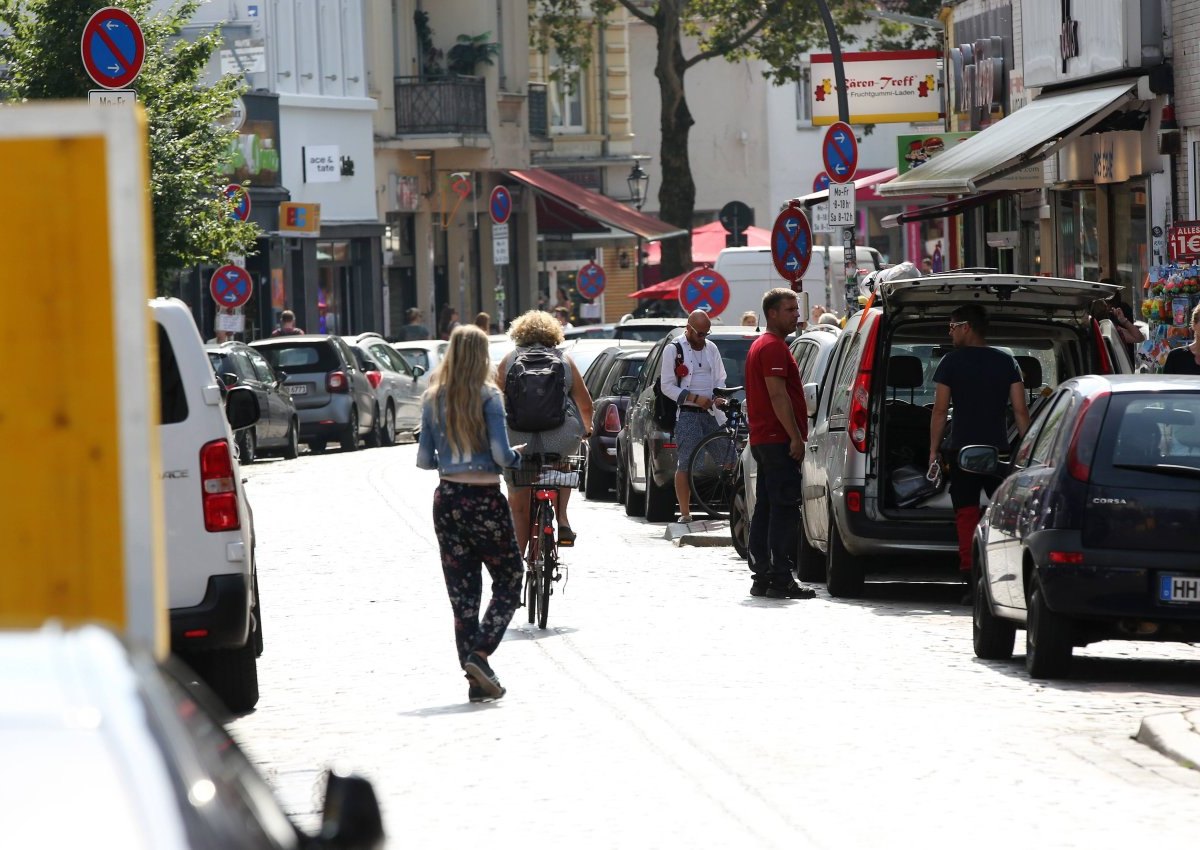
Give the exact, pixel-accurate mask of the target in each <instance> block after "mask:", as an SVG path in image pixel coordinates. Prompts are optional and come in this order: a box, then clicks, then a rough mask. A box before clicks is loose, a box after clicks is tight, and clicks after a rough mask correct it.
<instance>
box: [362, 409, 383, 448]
mask: <svg viewBox="0 0 1200 850" xmlns="http://www.w3.org/2000/svg"><path fill="white" fill-rule="evenodd" d="M371 422H372V423H374V424H372V425H371V430H370V431H368V432H367V436H366V437H365V438H364V440H363V442H365V443H366V444H367V448H368V449H377V448H379V447H380V446H382V445H383V424H382V423H383V417H382V416H380V415H379V405H375V407H374V409H373V410H372V411H371Z"/></svg>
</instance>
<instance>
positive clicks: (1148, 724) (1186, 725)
mask: <svg viewBox="0 0 1200 850" xmlns="http://www.w3.org/2000/svg"><path fill="white" fill-rule="evenodd" d="M1197 724H1200V711H1177V712H1172V713H1170V714H1152V715H1150V716H1149V717H1143V718H1142V723H1141V727H1140V728H1139V729H1138V733H1137V735H1135V736H1134V740H1135V741H1137V742H1138V743H1140V744H1145V745H1146V746H1147V747H1150V749H1152V750H1158V752H1160V753H1162V754H1163V755H1165V756H1166V757H1167V758H1170V759H1172V760H1173V761H1176V762H1178V763H1179V764H1181V765H1183V766H1184V767H1190V768H1192V769H1197V768H1200V729H1197Z"/></svg>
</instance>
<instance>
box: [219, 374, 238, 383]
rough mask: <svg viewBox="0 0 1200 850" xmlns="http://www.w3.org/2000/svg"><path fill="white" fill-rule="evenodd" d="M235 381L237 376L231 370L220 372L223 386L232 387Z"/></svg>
mask: <svg viewBox="0 0 1200 850" xmlns="http://www.w3.org/2000/svg"><path fill="white" fill-rule="evenodd" d="M237 382H238V376H237V375H235V374H233V372H222V373H221V383H222V384H224V385H225V386H227V387H232V386H233V385H234V384H236V383H237Z"/></svg>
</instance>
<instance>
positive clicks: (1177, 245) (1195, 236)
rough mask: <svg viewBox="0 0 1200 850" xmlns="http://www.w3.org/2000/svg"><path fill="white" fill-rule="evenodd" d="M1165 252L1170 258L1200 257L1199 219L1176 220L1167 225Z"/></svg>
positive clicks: (1189, 258) (1186, 258)
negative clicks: (1169, 225) (1172, 223)
mask: <svg viewBox="0 0 1200 850" xmlns="http://www.w3.org/2000/svg"><path fill="white" fill-rule="evenodd" d="M1167 253H1168V256H1170V258H1171V259H1172V260H1194V259H1196V258H1197V257H1200V221H1177V222H1175V225H1174V226H1173V227H1168V228H1167Z"/></svg>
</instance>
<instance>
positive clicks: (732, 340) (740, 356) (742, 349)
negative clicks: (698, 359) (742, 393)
mask: <svg viewBox="0 0 1200 850" xmlns="http://www.w3.org/2000/svg"><path fill="white" fill-rule="evenodd" d="M711 339H712V341H713V343H715V344H716V346H717V351H719V352H721V361H722V362H723V363H724V364H725V386H727V387H744V386H745V385H746V356H747V355H748V354H749V353H750V346H751V345H753V344H754V340H756V339H758V337H757V336H750V335H747V336H744V337H741V336H735V337H728V336H726V337H715V336H714V337H711Z"/></svg>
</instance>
